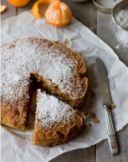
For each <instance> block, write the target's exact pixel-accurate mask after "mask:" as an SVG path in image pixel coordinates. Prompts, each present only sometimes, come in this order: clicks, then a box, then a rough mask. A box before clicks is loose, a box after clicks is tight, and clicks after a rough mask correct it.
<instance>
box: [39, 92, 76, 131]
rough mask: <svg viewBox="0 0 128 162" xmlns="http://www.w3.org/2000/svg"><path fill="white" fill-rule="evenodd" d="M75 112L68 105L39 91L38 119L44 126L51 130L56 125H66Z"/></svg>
mask: <svg viewBox="0 0 128 162" xmlns="http://www.w3.org/2000/svg"><path fill="white" fill-rule="evenodd" d="M74 112H75V111H74V110H73V109H72V108H71V106H69V105H68V104H66V103H64V102H62V101H61V100H59V99H58V98H56V97H55V96H52V95H48V94H46V93H45V92H40V91H38V94H37V119H39V120H40V121H41V123H42V126H43V127H45V128H49V127H50V126H52V125H53V124H55V123H59V122H62V123H65V122H68V121H69V120H70V117H71V116H72V115H73V113H74Z"/></svg>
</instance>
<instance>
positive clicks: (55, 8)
mask: <svg viewBox="0 0 128 162" xmlns="http://www.w3.org/2000/svg"><path fill="white" fill-rule="evenodd" d="M45 20H46V21H47V22H48V23H49V24H52V25H54V26H56V27H63V26H65V25H67V24H69V23H70V22H71V20H72V12H71V10H70V8H69V7H68V5H66V4H65V3H64V2H60V1H57V2H54V3H52V4H51V5H50V6H49V7H48V9H47V11H46V13H45Z"/></svg>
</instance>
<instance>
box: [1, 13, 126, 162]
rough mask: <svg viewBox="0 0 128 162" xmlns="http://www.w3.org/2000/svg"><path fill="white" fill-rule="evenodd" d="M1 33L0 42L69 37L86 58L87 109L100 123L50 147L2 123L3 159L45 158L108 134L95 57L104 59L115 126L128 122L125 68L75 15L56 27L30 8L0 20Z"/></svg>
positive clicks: (6, 161) (5, 161)
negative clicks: (90, 99) (92, 96)
mask: <svg viewBox="0 0 128 162" xmlns="http://www.w3.org/2000/svg"><path fill="white" fill-rule="evenodd" d="M1 36H2V37H1V38H2V39H1V41H2V43H6V42H10V41H12V40H14V39H16V38H22V37H28V36H40V37H45V38H48V39H50V40H54V41H61V42H63V41H64V40H68V41H69V42H70V44H68V45H70V46H71V47H72V48H73V49H74V50H76V51H78V52H80V53H82V55H83V57H84V58H85V60H86V63H87V65H88V71H89V72H88V74H89V78H90V83H91V84H92V85H93V86H92V88H93V91H94V93H95V100H94V101H93V104H92V105H90V106H89V107H87V108H86V109H87V110H89V111H92V112H95V113H96V116H97V117H98V119H99V120H100V123H93V125H92V127H87V128H86V130H85V132H83V134H81V135H80V136H79V137H77V138H75V139H74V140H72V141H70V142H68V143H65V144H63V145H59V146H55V147H50V148H46V147H39V146H34V145H32V144H31V138H32V132H29V131H28V132H25V133H24V134H23V133H21V135H20V133H18V132H14V131H13V130H12V129H9V128H5V127H1V141H2V145H1V146H2V152H1V155H2V162H29V161H31V162H39V161H40V162H47V161H49V160H50V159H52V158H54V157H56V156H58V155H60V154H62V153H64V152H67V151H70V150H74V149H78V148H87V147H90V146H91V145H94V144H96V143H98V142H100V141H102V140H103V139H105V138H106V137H107V134H106V127H105V118H104V110H103V107H102V102H101V97H100V93H99V85H98V82H97V75H96V68H95V58H96V57H99V58H101V59H102V60H103V61H104V63H105V65H106V67H107V70H108V77H109V81H110V88H111V95H112V99H113V103H115V104H116V108H115V109H113V115H114V120H115V123H116V130H117V131H118V130H120V129H122V128H123V127H124V126H125V125H126V124H127V123H128V68H127V67H126V66H125V65H124V64H123V63H122V62H121V61H120V60H119V59H118V57H117V55H116V54H115V53H114V51H113V50H112V49H111V48H110V47H109V46H108V45H106V44H105V43H104V42H103V41H102V40H100V39H99V38H98V37H97V36H96V35H94V34H93V33H92V32H91V31H90V30H89V29H88V28H86V27H85V26H83V25H82V24H81V23H80V22H78V21H77V20H75V19H74V20H73V22H72V23H71V24H70V25H69V26H67V27H65V28H60V29H57V28H55V27H52V26H49V25H47V24H46V23H45V21H44V20H35V18H34V17H33V16H32V15H31V13H30V12H24V13H22V14H21V15H19V16H16V17H13V18H10V19H8V20H5V21H4V22H2V32H1ZM93 83H94V84H93Z"/></svg>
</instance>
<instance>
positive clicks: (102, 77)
mask: <svg viewBox="0 0 128 162" xmlns="http://www.w3.org/2000/svg"><path fill="white" fill-rule="evenodd" d="M96 65H97V75H98V81H99V85H100V94H101V96H102V103H103V107H104V111H105V119H106V127H107V135H108V143H109V147H110V151H111V153H112V154H113V155H116V154H118V152H119V149H118V148H119V147H118V142H117V136H116V133H115V128H114V122H113V119H112V111H111V110H112V106H111V105H112V98H111V93H110V88H109V81H108V77H107V70H106V67H105V65H104V63H103V62H102V61H101V60H100V59H98V58H97V59H96Z"/></svg>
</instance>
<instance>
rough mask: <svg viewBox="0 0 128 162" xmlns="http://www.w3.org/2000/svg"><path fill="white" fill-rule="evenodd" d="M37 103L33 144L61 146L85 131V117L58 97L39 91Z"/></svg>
mask: <svg viewBox="0 0 128 162" xmlns="http://www.w3.org/2000/svg"><path fill="white" fill-rule="evenodd" d="M36 103H37V107H36V119H35V128H34V136H33V144H36V145H42V146H53V145H57V144H61V143H64V142H66V141H68V140H70V139H71V138H73V137H75V136H76V135H78V134H79V133H80V132H81V131H82V130H83V128H84V119H83V116H82V115H81V114H80V113H79V112H78V111H77V110H75V109H73V108H72V107H71V106H70V105H69V104H67V103H64V102H63V101H61V100H59V99H58V98H57V97H55V96H53V95H49V94H47V93H46V92H41V90H38V92H37V102H36Z"/></svg>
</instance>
